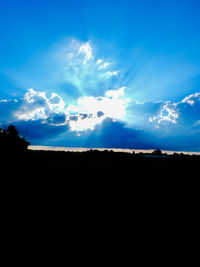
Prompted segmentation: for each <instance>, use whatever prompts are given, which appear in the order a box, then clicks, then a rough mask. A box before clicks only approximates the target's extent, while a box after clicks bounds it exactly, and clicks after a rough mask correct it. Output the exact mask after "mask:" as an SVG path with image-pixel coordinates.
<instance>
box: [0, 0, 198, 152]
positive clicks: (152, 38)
mask: <svg viewBox="0 0 200 267" xmlns="http://www.w3.org/2000/svg"><path fill="white" fill-rule="evenodd" d="M199 12H200V2H199V1H198V0H190V1H189V0H182V1H181V0H173V1H172V0H168V1H164V0H163V1H161V0H160V1H159V0H151V1H148V0H137V1H136V0H135V1H134V0H123V1H121V0H115V1H113V0H110V1H104V0H101V1H97V0H93V1H89V0H73V1H72V0H68V1H67V0H65V1H64V0H57V1H55V0H54V1H53V0H48V1H47V0H34V1H33V0H29V1H25V0H7V1H1V3H0V36H1V42H0V86H1V87H0V123H1V127H5V126H6V125H8V124H10V123H13V124H15V125H16V126H17V127H18V128H19V130H20V132H21V134H23V135H25V136H26V138H27V139H28V140H29V141H30V142H31V143H32V144H35V145H36V144H38V145H61V146H86V147H95V146H96V147H131V148H161V149H171V150H176V149H177V150H178V149H185V150H200V138H199V133H200V51H199V47H200V27H199V26H200V17H199Z"/></svg>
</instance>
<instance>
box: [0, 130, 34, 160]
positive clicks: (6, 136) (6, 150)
mask: <svg viewBox="0 0 200 267" xmlns="http://www.w3.org/2000/svg"><path fill="white" fill-rule="evenodd" d="M28 145H29V142H27V141H26V140H25V139H24V138H23V137H21V136H19V132H18V130H17V129H16V127H15V126H14V125H10V126H8V128H7V129H1V128H0V154H1V156H3V155H4V154H10V155H11V154H13V153H21V152H24V151H26V150H27V148H28Z"/></svg>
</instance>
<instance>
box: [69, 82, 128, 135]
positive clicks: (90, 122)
mask: <svg viewBox="0 0 200 267" xmlns="http://www.w3.org/2000/svg"><path fill="white" fill-rule="evenodd" d="M124 90H125V87H122V88H120V89H119V90H109V91H107V92H106V93H105V96H103V97H93V96H90V97H80V98H79V99H78V101H77V105H76V106H75V105H69V106H68V107H67V111H68V112H76V113H77V114H79V116H78V118H77V120H72V121H70V127H71V129H74V130H75V129H76V130H79V131H83V130H86V129H91V130H92V129H94V126H95V125H96V124H99V123H101V122H102V121H103V120H104V119H105V118H108V117H109V118H112V119H114V120H123V117H124V116H125V113H126V107H127V105H128V103H129V101H130V100H129V99H128V98H124V97H123V96H124ZM100 112H101V116H99V115H98V114H100ZM81 113H85V114H87V115H88V116H87V117H86V118H84V119H82V118H81V116H80V114H81Z"/></svg>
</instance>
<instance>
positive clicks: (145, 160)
mask: <svg viewBox="0 0 200 267" xmlns="http://www.w3.org/2000/svg"><path fill="white" fill-rule="evenodd" d="M199 167H200V157H199V156H187V155H173V156H170V157H149V156H146V155H144V154H129V153H117V152H112V151H111V152H109V151H104V152H100V151H97V150H91V151H89V152H81V153H80V152H52V151H51V152H49V151H27V152H26V153H25V154H22V155H19V154H16V155H4V156H2V159H1V172H2V170H4V173H5V174H4V179H3V180H4V181H6V186H7V187H8V188H10V190H11V191H12V190H14V191H15V193H17V194H20V195H23V194H29V193H33V194H38V193H42V194H46V193H51V192H58V193H61V192H163V191H166V192H171V191H178V192H190V191H200V172H199Z"/></svg>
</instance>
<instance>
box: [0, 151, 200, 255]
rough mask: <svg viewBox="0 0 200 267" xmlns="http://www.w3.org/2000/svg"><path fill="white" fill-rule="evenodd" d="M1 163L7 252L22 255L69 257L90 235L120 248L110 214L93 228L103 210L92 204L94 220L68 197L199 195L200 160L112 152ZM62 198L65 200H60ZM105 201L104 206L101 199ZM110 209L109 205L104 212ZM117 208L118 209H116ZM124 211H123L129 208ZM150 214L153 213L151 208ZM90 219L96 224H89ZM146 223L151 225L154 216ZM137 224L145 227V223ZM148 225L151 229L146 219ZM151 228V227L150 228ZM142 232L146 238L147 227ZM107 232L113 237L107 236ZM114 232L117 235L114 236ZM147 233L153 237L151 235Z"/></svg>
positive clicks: (37, 155)
mask: <svg viewBox="0 0 200 267" xmlns="http://www.w3.org/2000/svg"><path fill="white" fill-rule="evenodd" d="M0 163H1V164H0V170H1V195H2V196H3V198H2V209H3V208H5V210H6V214H7V215H6V216H3V221H6V220H7V221H6V223H5V224H6V226H5V228H3V227H2V229H3V232H4V233H5V234H6V242H8V243H9V244H8V246H9V247H13V248H14V250H15V251H17V250H18V248H19V250H20V251H23V249H28V251H32V249H36V250H38V249H39V250H40V251H42V252H44V251H48V253H49V249H51V250H53V253H55V251H59V252H60V251H64V253H66V251H68V250H66V246H67V244H68V245H69V247H72V248H74V247H75V251H76V250H77V248H76V247H77V243H80V242H81V240H82V242H85V240H87V239H88V231H89V232H90V234H91V236H93V239H94V240H93V239H92V240H93V241H95V242H97V241H98V240H101V238H103V240H104V243H106V242H107V241H106V242H105V240H107V239H108V238H109V237H110V238H111V240H114V241H113V242H115V241H116V242H117V240H116V238H117V239H118V237H119V232H118V229H115V228H113V227H114V226H113V225H115V223H112V222H111V223H110V226H109V220H108V219H107V216H108V217H109V213H108V212H106V213H105V215H104V216H105V217H106V219H105V217H104V218H103V221H104V222H103V221H102V222H101V221H100V225H98V224H96V223H95V222H94V221H95V219H94V211H95V210H98V208H97V206H98V204H97V203H96V202H95V198H94V199H93V202H94V203H95V204H94V205H95V208H93V207H91V208H90V209H89V211H88V213H89V214H90V215H89V214H88V213H87V212H86V211H85V206H86V204H85V203H84V202H83V203H81V202H80V199H79V198H78V204H77V205H76V204H74V205H72V202H73V203H75V202H76V199H73V200H71V199H68V198H67V196H68V192H101V193H105V192H109V193H111V192H159V193H161V192H162V193H163V192H167V193H169V192H193V191H197V192H200V175H199V166H200V157H198V156H183V155H182V156H180V155H175V156H171V157H146V156H145V155H142V154H139V155H137V154H136V155H134V154H128V153H116V152H108V151H107V152H106V151H105V152H99V151H90V152H81V153H80V152H79V153H72V152H69V153H68V152H47V151H27V152H26V153H24V154H21V155H20V154H19V153H16V154H15V155H13V154H9V155H3V156H2V158H1V161H0ZM62 193H64V195H65V197H62V196H61V195H62ZM41 196H42V197H41ZM49 196H51V197H49ZM55 196H56V197H55ZM168 196H169V195H168ZM105 199H106V198H105ZM19 200H20V201H19ZM100 201H101V203H102V198H100ZM140 201H141V200H140ZM167 201H169V197H168V198H167ZM90 202H91V198H90ZM106 202H108V201H106ZM115 202H117V199H115ZM136 202H137V201H136ZM136 202H135V200H134V204H131V207H129V208H128V209H129V211H128V212H127V214H129V213H130V214H131V215H130V216H131V217H132V215H133V214H134V216H135V217H134V219H133V221H131V220H130V221H131V223H133V222H134V221H135V220H136V219H137V220H138V216H136V214H135V210H136V209H137V207H138V203H136ZM145 202H146V200H145ZM8 203H9V205H8ZM111 205H113V204H111ZM146 205H147V202H146V203H145V205H144V206H143V207H142V208H141V207H140V208H139V210H140V211H141V213H144V214H145V216H147V215H146V214H147V213H146V212H144V207H146ZM106 206H108V210H109V212H110V211H111V210H112V209H113V207H112V208H111V207H110V205H109V203H106ZM106 206H105V205H104V206H103V209H105V208H106ZM116 206H117V208H118V204H117V203H116ZM121 206H123V209H124V205H123V204H122V205H121ZM133 207H134V208H133ZM71 209H72V215H71V212H70V210H71ZM161 209H162V208H161ZM98 212H99V211H98ZM149 212H150V213H151V208H150V209H149ZM117 214H118V213H117ZM119 214H120V213H119ZM158 214H160V213H159V211H158ZM74 216H75V217H74ZM76 216H77V217H78V218H77V217H76ZM90 216H91V217H92V219H89V218H90ZM111 216H112V215H111ZM120 216H121V215H120ZM99 217H101V215H99V214H98V215H96V217H95V218H96V222H98V221H99V220H100V218H99ZM121 217H122V218H124V216H121ZM7 218H8V219H7ZM73 218H75V219H73ZM147 218H148V220H151V216H149V217H148V216H147ZM85 220H86V221H85ZM90 220H91V221H92V224H93V226H92V224H91V223H90ZM116 220H118V215H117V217H116ZM123 220H124V219H123ZM137 220H136V221H137ZM164 220H165V219H164ZM84 221H85V224H86V225H87V227H86V225H85V224H84ZM111 221H112V220H111ZM128 221H129V219H125V221H124V223H125V224H127V222H128ZM138 223H139V225H140V222H138ZM141 223H142V222H141ZM143 223H146V219H145V220H144V221H143ZM68 224H69V225H68ZM111 224H112V226H111ZM147 224H148V225H149V222H148V223H147ZM103 225H104V226H103ZM141 225H143V224H141ZM155 225H157V223H156V224H155ZM161 225H162V224H161ZM102 226H103V228H102ZM84 227H86V228H84ZM92 227H93V228H95V227H96V229H93V228H92ZM131 227H132V226H131ZM142 227H143V229H142V232H144V229H145V228H146V226H142ZM156 227H158V226H156ZM162 227H163V226H162ZM88 228H90V230H89V229H88ZM118 228H120V225H119V227H118ZM5 229H6V230H5ZM85 229H88V230H87V231H86V230H85ZM91 229H93V230H91ZM106 229H107V231H109V234H106V233H107V232H106V231H105V230H106ZM111 229H113V230H112V231H113V235H111V234H110V232H112V231H111ZM125 229H126V227H122V235H123V236H124V231H125ZM128 229H129V230H127V231H128V233H127V236H129V235H130V232H131V231H130V228H128ZM133 229H134V230H132V231H133V233H134V238H135V233H137V232H138V233H139V235H140V233H141V231H138V229H139V226H138V227H135V228H134V227H133ZM147 229H149V228H148V227H147ZM167 229H168V226H167ZM93 231H94V232H93ZM147 231H149V232H152V229H150V230H147ZM116 233H117V235H116ZM84 234H85V235H86V236H84ZM153 234H154V231H153ZM70 236H71V239H69V237H70ZM125 236H126V235H125ZM147 236H148V235H147ZM153 238H155V237H153ZM140 239H141V237H140V238H139V240H140ZM69 240H70V241H69ZM77 240H78V241H77ZM141 240H142V241H143V239H141ZM141 240H140V241H141ZM149 240H152V238H150V239H149ZM93 241H92V242H93ZM142 241H141V242H142ZM73 242H75V243H76V244H74V243H73ZM98 242H99V241H98ZM118 242H119V241H118ZM92 244H93V243H92ZM108 244H110V243H109V242H108ZM116 244H117V243H116ZM81 246H82V247H85V244H83V243H81ZM109 249H110V248H109Z"/></svg>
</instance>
